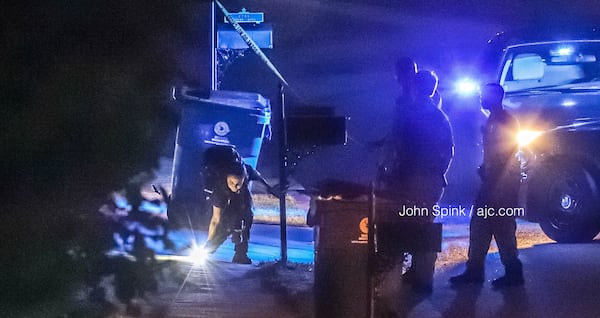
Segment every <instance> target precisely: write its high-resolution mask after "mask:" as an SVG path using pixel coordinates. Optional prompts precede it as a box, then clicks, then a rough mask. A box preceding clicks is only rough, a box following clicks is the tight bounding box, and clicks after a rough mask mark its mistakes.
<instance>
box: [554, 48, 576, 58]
mask: <svg viewBox="0 0 600 318" xmlns="http://www.w3.org/2000/svg"><path fill="white" fill-rule="evenodd" d="M574 51H575V50H574V49H573V47H571V46H561V47H558V48H557V49H556V50H551V51H550V54H551V55H553V56H569V55H571V54H573V52H574Z"/></svg>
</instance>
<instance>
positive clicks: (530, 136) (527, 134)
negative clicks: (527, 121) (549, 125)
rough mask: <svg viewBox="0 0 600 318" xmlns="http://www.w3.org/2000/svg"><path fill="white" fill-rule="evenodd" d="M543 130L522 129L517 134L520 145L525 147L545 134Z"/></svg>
mask: <svg viewBox="0 0 600 318" xmlns="http://www.w3.org/2000/svg"><path fill="white" fill-rule="evenodd" d="M543 133H544V132H543V131H538V130H521V131H519V133H518V134H517V142H518V143H519V147H525V146H527V145H529V144H530V143H531V142H532V141H534V140H535V139H536V138H537V137H539V136H540V135H541V134H543Z"/></svg>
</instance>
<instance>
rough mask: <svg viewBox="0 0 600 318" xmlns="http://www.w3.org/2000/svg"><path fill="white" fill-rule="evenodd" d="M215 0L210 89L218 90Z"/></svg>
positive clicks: (213, 6) (211, 13) (212, 25)
mask: <svg viewBox="0 0 600 318" xmlns="http://www.w3.org/2000/svg"><path fill="white" fill-rule="evenodd" d="M215 14H216V11H215V1H214V0H213V1H211V2H210V89H211V90H213V91H214V90H217V54H216V53H217V52H216V43H215V20H216V17H215Z"/></svg>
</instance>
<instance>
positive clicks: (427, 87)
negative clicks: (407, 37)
mask: <svg viewBox="0 0 600 318" xmlns="http://www.w3.org/2000/svg"><path fill="white" fill-rule="evenodd" d="M437 83H438V80H437V76H435V74H434V73H432V72H429V71H419V72H417V73H416V74H415V76H414V82H413V87H412V88H411V100H410V103H409V104H408V105H407V106H406V107H404V111H403V112H399V113H398V115H397V117H396V118H395V119H394V125H393V127H392V132H391V134H390V135H389V138H388V139H389V140H388V142H389V143H391V147H388V149H390V150H392V152H391V153H389V154H387V155H386V156H387V157H388V158H391V159H392V160H391V161H392V162H390V164H389V167H387V168H385V169H384V173H383V174H382V175H380V178H382V179H383V180H381V182H380V184H382V192H383V193H386V194H387V195H388V197H390V198H392V199H393V200H394V201H397V202H402V203H403V204H405V205H406V204H409V205H411V206H413V205H414V206H417V207H420V208H424V209H428V210H431V208H432V207H433V206H434V205H435V204H436V203H437V201H438V200H439V199H440V197H441V195H442V193H443V189H444V187H445V186H446V179H445V173H446V171H447V169H448V167H449V164H450V161H451V159H452V157H453V154H454V146H453V145H454V143H453V137H452V129H451V127H450V122H449V120H448V118H447V116H446V115H445V114H444V113H443V112H442V111H441V109H439V108H438V106H437V105H436V104H435V103H434V102H433V100H432V99H431V98H432V96H433V95H434V92H435V91H436V88H437ZM384 217H385V216H384ZM392 217H393V216H392ZM387 218H388V219H387V220H385V221H386V222H390V221H391V222H397V221H401V222H406V221H418V222H425V223H431V222H432V221H433V215H424V216H422V217H421V218H420V219H419V220H417V219H416V218H413V219H412V220H399V218H398V217H396V220H393V219H389V216H388V217H387ZM382 239H384V240H385V239H386V238H385V237H384V238H382ZM436 257H437V255H436V253H435V252H432V251H415V252H414V253H413V255H412V264H413V268H412V269H411V272H412V273H411V274H410V276H409V280H408V281H409V282H410V283H412V287H413V290H415V291H416V292H419V293H426V294H428V293H431V292H432V283H433V271H434V265H435V260H436Z"/></svg>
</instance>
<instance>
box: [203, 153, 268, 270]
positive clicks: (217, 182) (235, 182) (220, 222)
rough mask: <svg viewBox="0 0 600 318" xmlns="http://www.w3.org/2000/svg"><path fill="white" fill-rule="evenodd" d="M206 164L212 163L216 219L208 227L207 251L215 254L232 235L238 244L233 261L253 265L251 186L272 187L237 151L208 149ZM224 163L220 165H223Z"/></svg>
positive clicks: (213, 212) (212, 200) (236, 244)
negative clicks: (250, 250) (250, 247)
mask: <svg viewBox="0 0 600 318" xmlns="http://www.w3.org/2000/svg"><path fill="white" fill-rule="evenodd" d="M206 154H208V156H206V157H211V156H212V157H213V158H209V159H208V160H207V158H205V161H207V162H210V161H217V162H215V163H214V164H213V163H210V164H209V165H210V166H211V167H210V168H211V169H213V170H217V171H211V172H212V174H211V176H212V179H214V180H213V181H211V182H209V183H214V184H210V185H209V186H210V188H211V189H210V190H209V193H210V196H209V198H210V203H211V205H212V217H211V220H210V223H209V227H208V240H207V242H206V244H205V247H204V248H205V250H206V251H207V252H208V253H214V252H215V251H216V250H217V248H219V246H221V244H223V242H225V240H226V239H227V237H228V236H229V235H231V237H232V241H233V242H234V244H235V254H234V256H233V259H232V262H233V263H239V264H251V263H252V260H251V259H250V258H249V257H248V240H249V239H250V228H251V227H252V222H253V219H254V212H253V208H254V205H253V201H252V195H251V194H250V188H249V183H250V181H251V180H258V181H260V182H261V183H263V184H264V185H265V186H266V187H267V189H268V190H269V192H271V193H273V190H272V188H271V187H270V186H269V185H268V184H267V182H266V181H265V179H264V178H263V177H262V176H261V175H260V173H259V172H258V171H256V170H255V169H253V168H252V167H251V166H250V165H247V164H245V163H244V162H243V161H242V158H241V156H240V155H239V154H238V153H237V152H236V151H235V149H233V148H231V147H226V146H216V147H213V148H210V150H207V152H206V153H205V155H206ZM219 161H220V162H219Z"/></svg>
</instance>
